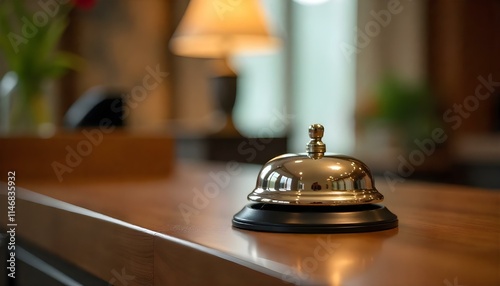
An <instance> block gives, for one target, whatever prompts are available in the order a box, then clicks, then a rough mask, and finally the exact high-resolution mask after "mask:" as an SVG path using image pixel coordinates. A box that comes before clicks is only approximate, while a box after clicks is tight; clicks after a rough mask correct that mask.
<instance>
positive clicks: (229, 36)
mask: <svg viewBox="0 0 500 286" xmlns="http://www.w3.org/2000/svg"><path fill="white" fill-rule="evenodd" d="M279 42H280V41H279V39H278V38H276V37H274V36H272V35H271V34H270V32H269V30H268V26H267V23H266V20H265V16H264V11H263V10H262V7H261V6H260V3H259V0H227V1H220V0H191V2H190V3H189V6H188V8H187V10H186V13H185V14H184V17H183V18H182V20H181V23H180V24H179V26H178V27H177V30H176V31H175V33H174V36H173V37H172V39H171V41H170V48H171V50H172V52H173V53H175V54H177V55H180V56H187V57H198V58H224V57H226V56H228V55H230V54H234V53H241V52H252V53H262V52H269V51H271V50H273V49H274V48H275V47H277V46H278V45H279Z"/></svg>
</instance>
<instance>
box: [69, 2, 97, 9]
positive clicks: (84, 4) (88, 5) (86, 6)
mask: <svg viewBox="0 0 500 286" xmlns="http://www.w3.org/2000/svg"><path fill="white" fill-rule="evenodd" d="M95 2H96V0H73V3H74V4H75V6H77V7H78V8H82V9H85V10H88V9H90V8H92V7H94V5H95Z"/></svg>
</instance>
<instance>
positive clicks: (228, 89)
mask: <svg viewBox="0 0 500 286" xmlns="http://www.w3.org/2000/svg"><path fill="white" fill-rule="evenodd" d="M237 82H238V77H237V76H236V75H235V74H234V73H233V74H232V75H231V74H228V75H223V76H214V77H211V78H210V85H211V88H212V91H213V92H212V93H213V96H214V97H215V101H216V102H217V103H218V104H219V107H220V109H221V111H222V112H224V116H225V117H226V124H225V125H224V128H223V129H222V130H220V131H219V132H218V133H217V134H214V135H216V136H217V135H229V136H233V137H236V138H237V137H242V136H241V134H240V133H239V132H238V130H237V129H236V127H235V126H234V121H233V109H234V104H235V103H236V95H237V86H238V85H237Z"/></svg>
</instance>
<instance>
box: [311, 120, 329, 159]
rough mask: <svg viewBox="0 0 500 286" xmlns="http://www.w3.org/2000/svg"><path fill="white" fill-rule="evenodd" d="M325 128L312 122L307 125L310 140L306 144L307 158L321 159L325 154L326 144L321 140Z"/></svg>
mask: <svg viewBox="0 0 500 286" xmlns="http://www.w3.org/2000/svg"><path fill="white" fill-rule="evenodd" d="M324 132H325V128H324V127H323V125H321V124H312V125H310V126H309V137H310V138H311V141H309V143H308V144H307V148H306V150H307V154H308V156H309V158H312V159H321V158H323V156H324V155H325V152H326V145H325V143H323V141H321V139H322V138H323V134H324Z"/></svg>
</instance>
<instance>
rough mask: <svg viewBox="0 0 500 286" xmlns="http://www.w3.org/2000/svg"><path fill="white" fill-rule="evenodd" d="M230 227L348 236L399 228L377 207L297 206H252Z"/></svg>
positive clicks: (384, 209)
mask: <svg viewBox="0 0 500 286" xmlns="http://www.w3.org/2000/svg"><path fill="white" fill-rule="evenodd" d="M233 226H234V227H237V228H241V229H246V230H254V231H266V232H287V233H351V232H368V231H379V230H386V229H391V228H395V227H397V226H398V218H397V216H396V215H395V214H393V213H392V212H390V211H389V210H388V209H387V208H386V207H384V206H381V205H376V204H365V205H352V206H298V205H278V204H263V203H251V204H248V205H246V206H245V207H244V208H243V209H242V210H241V211H239V212H238V213H237V214H235V215H234V217H233Z"/></svg>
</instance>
